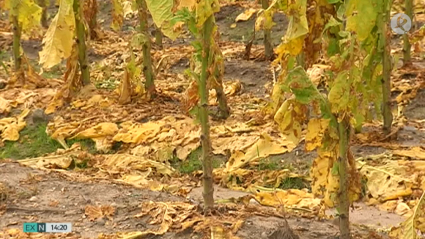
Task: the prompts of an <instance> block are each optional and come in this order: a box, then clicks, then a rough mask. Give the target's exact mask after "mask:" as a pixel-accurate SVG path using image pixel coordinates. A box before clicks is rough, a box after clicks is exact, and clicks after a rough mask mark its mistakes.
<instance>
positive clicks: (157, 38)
mask: <svg viewBox="0 0 425 239" xmlns="http://www.w3.org/2000/svg"><path fill="white" fill-rule="evenodd" d="M155 45H157V46H158V47H159V48H160V49H162V32H161V29H159V28H157V29H156V31H155Z"/></svg>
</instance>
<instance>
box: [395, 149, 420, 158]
mask: <svg viewBox="0 0 425 239" xmlns="http://www.w3.org/2000/svg"><path fill="white" fill-rule="evenodd" d="M392 153H393V154H394V155H399V156H404V157H409V158H411V159H420V160H424V159H425V151H424V150H423V149H422V148H421V147H413V148H411V149H406V150H393V152H392Z"/></svg>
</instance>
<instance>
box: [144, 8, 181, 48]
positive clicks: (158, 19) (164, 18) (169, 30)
mask: <svg viewBox="0 0 425 239" xmlns="http://www.w3.org/2000/svg"><path fill="white" fill-rule="evenodd" d="M146 5H147V7H148V9H149V12H150V13H151V15H152V19H153V21H154V22H155V25H156V26H157V27H158V28H161V31H162V33H164V35H166V36H167V37H169V38H170V39H172V40H175V39H176V38H177V36H178V33H176V32H174V30H173V26H171V25H170V24H168V23H169V22H170V20H171V19H172V18H173V13H172V10H173V7H174V0H146Z"/></svg>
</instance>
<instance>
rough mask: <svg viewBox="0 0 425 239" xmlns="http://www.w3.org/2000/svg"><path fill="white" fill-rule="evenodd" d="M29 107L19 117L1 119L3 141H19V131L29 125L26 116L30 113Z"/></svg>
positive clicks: (0, 127) (0, 126)
mask: <svg viewBox="0 0 425 239" xmlns="http://www.w3.org/2000/svg"><path fill="white" fill-rule="evenodd" d="M29 112H30V111H29V109H25V110H24V111H22V113H21V114H20V115H18V116H17V117H10V118H3V119H0V132H2V133H1V138H2V141H3V142H4V141H17V140H18V139H19V131H21V130H22V129H24V128H25V126H26V125H27V124H26V122H25V117H26V116H27V115H28V113H29Z"/></svg>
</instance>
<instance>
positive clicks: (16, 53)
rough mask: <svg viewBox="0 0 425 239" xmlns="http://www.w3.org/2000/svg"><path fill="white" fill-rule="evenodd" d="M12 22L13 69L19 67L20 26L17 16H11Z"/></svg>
mask: <svg viewBox="0 0 425 239" xmlns="http://www.w3.org/2000/svg"><path fill="white" fill-rule="evenodd" d="M12 23H13V59H14V61H15V71H16V72H17V71H19V69H21V63H22V57H21V27H20V26H19V21H18V16H13V17H12Z"/></svg>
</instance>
